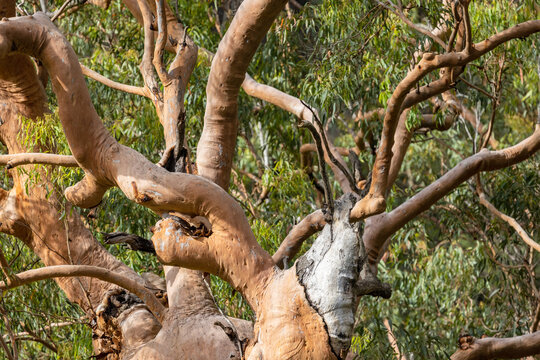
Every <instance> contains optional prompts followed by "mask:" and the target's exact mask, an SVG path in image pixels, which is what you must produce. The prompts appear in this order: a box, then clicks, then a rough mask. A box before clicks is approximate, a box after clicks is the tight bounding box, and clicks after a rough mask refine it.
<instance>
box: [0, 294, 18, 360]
mask: <svg viewBox="0 0 540 360" xmlns="http://www.w3.org/2000/svg"><path fill="white" fill-rule="evenodd" d="M0 293H1V292H0ZM0 315H2V318H3V319H4V324H5V326H6V330H7V333H8V336H9V339H10V341H11V347H12V348H13V359H14V360H18V359H19V349H18V348H17V343H16V342H15V334H14V333H13V330H12V328H11V321H9V318H8V316H7V313H6V310H5V309H4V308H3V307H2V306H0Z"/></svg>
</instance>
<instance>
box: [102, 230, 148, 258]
mask: <svg viewBox="0 0 540 360" xmlns="http://www.w3.org/2000/svg"><path fill="white" fill-rule="evenodd" d="M103 237H104V239H105V241H104V242H105V244H126V246H127V248H128V249H130V250H133V251H143V252H147V253H150V254H154V255H155V254H156V249H155V248H154V244H153V243H152V242H151V241H150V240H147V239H145V238H142V237H140V236H138V235H134V234H128V233H124V232H114V233H110V234H109V233H103Z"/></svg>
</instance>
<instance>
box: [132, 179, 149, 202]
mask: <svg viewBox="0 0 540 360" xmlns="http://www.w3.org/2000/svg"><path fill="white" fill-rule="evenodd" d="M131 186H132V187H133V196H134V197H135V202H136V203H138V204H142V203H145V202H148V201H150V200H152V198H151V197H150V196H148V195H146V194H144V193H139V190H137V183H136V182H135V181H132V182H131Z"/></svg>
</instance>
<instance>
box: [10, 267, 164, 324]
mask: <svg viewBox="0 0 540 360" xmlns="http://www.w3.org/2000/svg"><path fill="white" fill-rule="evenodd" d="M80 276H87V277H93V278H97V279H100V280H103V281H106V282H109V283H112V284H115V285H118V286H120V287H122V288H124V289H126V290H128V291H130V292H132V293H134V294H135V295H137V296H138V297H139V298H140V299H141V300H142V301H143V302H144V303H145V304H146V305H147V306H148V308H149V309H150V311H151V312H152V314H154V316H155V317H156V318H157V319H158V320H159V321H160V322H161V321H163V319H164V316H165V314H166V312H167V310H166V308H165V307H164V306H163V305H161V303H160V302H159V300H158V299H157V298H156V297H155V295H154V294H153V293H152V292H151V291H149V290H148V289H146V288H145V287H144V286H142V285H141V284H139V283H138V282H137V281H135V280H133V279H130V278H128V277H126V276H124V275H120V274H118V273H116V272H113V271H110V270H109V269H104V268H101V267H97V266H90V265H55V266H47V267H44V268H40V269H33V270H28V271H25V272H22V273H19V274H17V275H14V276H13V282H12V283H11V284H6V283H4V282H0V290H7V289H12V288H15V287H18V286H22V285H26V284H29V283H31V282H35V281H40V280H46V279H52V278H56V277H80Z"/></svg>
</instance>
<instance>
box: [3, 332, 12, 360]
mask: <svg viewBox="0 0 540 360" xmlns="http://www.w3.org/2000/svg"><path fill="white" fill-rule="evenodd" d="M0 345H1V346H2V349H4V353H6V356H7V358H8V360H15V359H13V354H12V353H11V350H10V349H9V347H8V346H7V344H6V342H5V341H4V337H3V336H0Z"/></svg>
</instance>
